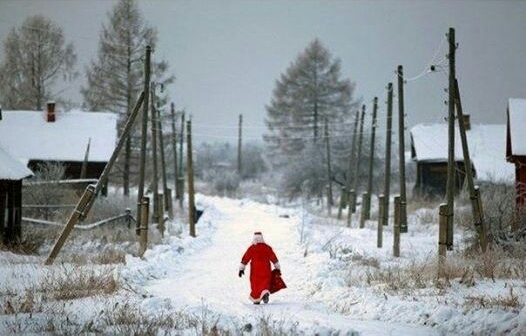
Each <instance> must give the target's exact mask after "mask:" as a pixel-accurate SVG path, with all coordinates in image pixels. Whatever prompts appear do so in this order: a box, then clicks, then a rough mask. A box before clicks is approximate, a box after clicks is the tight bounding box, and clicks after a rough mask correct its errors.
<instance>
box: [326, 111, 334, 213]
mask: <svg viewBox="0 0 526 336" xmlns="http://www.w3.org/2000/svg"><path fill="white" fill-rule="evenodd" d="M325 148H326V151H327V182H328V184H329V190H328V194H327V210H328V213H329V216H330V215H331V207H332V178H331V175H332V171H331V144H330V141H329V121H328V120H327V118H325Z"/></svg>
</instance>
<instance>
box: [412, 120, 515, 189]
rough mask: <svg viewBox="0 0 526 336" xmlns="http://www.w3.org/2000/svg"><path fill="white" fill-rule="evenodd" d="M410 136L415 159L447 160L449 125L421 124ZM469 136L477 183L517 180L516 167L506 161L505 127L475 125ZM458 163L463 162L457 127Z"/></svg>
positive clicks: (456, 146) (456, 156)
mask: <svg viewBox="0 0 526 336" xmlns="http://www.w3.org/2000/svg"><path fill="white" fill-rule="evenodd" d="M455 126H456V125H455ZM410 133H411V142H412V145H413V148H414V149H415V155H416V156H415V157H413V160H416V161H419V162H444V161H447V158H448V125H447V124H445V123H444V124H418V125H416V126H414V127H413V128H411V131H410ZM466 137H467V140H468V149H469V155H470V157H471V162H472V163H473V166H474V167H475V171H476V172H477V179H478V180H483V181H505V182H510V183H511V182H513V181H514V179H515V167H514V166H513V165H512V164H510V163H508V162H507V161H506V125H473V124H472V125H471V129H470V130H468V131H467V132H466ZM455 160H456V161H463V160H464V157H463V154H462V143H461V141H460V133H459V131H458V127H455Z"/></svg>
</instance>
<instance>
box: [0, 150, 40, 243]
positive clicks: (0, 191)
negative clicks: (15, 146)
mask: <svg viewBox="0 0 526 336" xmlns="http://www.w3.org/2000/svg"><path fill="white" fill-rule="evenodd" d="M32 175H33V173H32V172H31V171H30V170H29V169H28V168H27V167H25V166H24V165H23V164H22V163H21V162H20V161H18V160H16V159H15V158H13V156H11V155H10V154H8V153H7V152H6V151H5V150H4V149H3V148H1V147H0V235H1V236H2V241H3V243H4V244H10V243H16V242H19V241H20V239H21V236H22V226H21V221H22V180H23V179H24V178H26V177H29V176H32Z"/></svg>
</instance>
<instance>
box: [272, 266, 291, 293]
mask: <svg viewBox="0 0 526 336" xmlns="http://www.w3.org/2000/svg"><path fill="white" fill-rule="evenodd" d="M283 288H287V285H286V284H285V281H283V278H282V277H281V271H280V270H278V269H273V270H272V273H271V274H270V288H269V291H270V293H276V292H277V291H279V290H280V289H283Z"/></svg>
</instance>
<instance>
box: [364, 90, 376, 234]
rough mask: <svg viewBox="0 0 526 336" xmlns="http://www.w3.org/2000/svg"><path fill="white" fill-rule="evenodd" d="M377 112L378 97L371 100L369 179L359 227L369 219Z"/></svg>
mask: <svg viewBox="0 0 526 336" xmlns="http://www.w3.org/2000/svg"><path fill="white" fill-rule="evenodd" d="M377 112H378V97H374V99H373V119H372V123H371V140H370V142H371V143H370V145H371V146H370V149H369V177H368V180H367V192H366V193H364V194H363V196H364V197H363V199H362V220H361V222H360V227H363V226H364V225H365V220H366V219H370V218H371V194H372V192H373V166H374V142H375V137H376V113H377Z"/></svg>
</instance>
